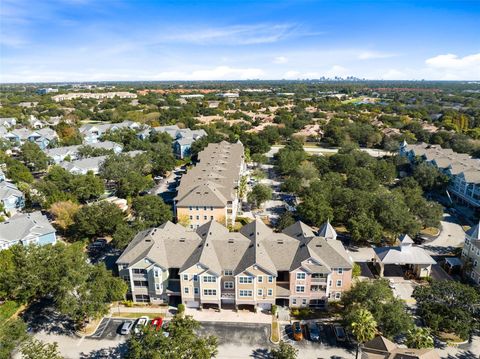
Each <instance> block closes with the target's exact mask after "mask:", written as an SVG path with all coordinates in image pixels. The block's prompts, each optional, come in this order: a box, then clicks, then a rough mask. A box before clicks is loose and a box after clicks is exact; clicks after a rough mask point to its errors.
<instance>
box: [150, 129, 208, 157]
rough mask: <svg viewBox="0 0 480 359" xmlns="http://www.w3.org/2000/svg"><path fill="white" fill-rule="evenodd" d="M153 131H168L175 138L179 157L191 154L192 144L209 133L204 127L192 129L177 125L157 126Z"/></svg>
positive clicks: (176, 153)
mask: <svg viewBox="0 0 480 359" xmlns="http://www.w3.org/2000/svg"><path fill="white" fill-rule="evenodd" d="M153 131H154V132H160V133H168V134H169V135H170V137H172V138H173V152H174V154H175V156H177V158H185V157H188V156H190V148H191V147H192V144H193V143H194V142H195V141H196V140H198V139H200V138H202V137H204V136H206V135H207V133H206V132H205V130H203V129H201V130H191V129H189V128H179V127H178V126H177V125H173V126H161V127H155V128H153Z"/></svg>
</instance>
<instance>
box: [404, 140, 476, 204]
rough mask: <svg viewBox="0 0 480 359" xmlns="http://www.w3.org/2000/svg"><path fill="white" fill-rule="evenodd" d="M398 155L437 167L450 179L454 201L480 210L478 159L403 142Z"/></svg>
mask: <svg viewBox="0 0 480 359" xmlns="http://www.w3.org/2000/svg"><path fill="white" fill-rule="evenodd" d="M400 155H402V156H405V157H407V158H408V160H409V161H410V162H413V161H414V160H415V159H416V158H421V159H422V160H424V161H426V162H427V163H429V164H431V165H433V166H435V167H437V168H438V169H439V170H440V171H442V172H443V173H445V174H446V175H447V176H448V177H450V179H451V181H450V184H449V186H448V191H449V193H450V194H451V195H453V196H454V197H455V199H457V200H458V201H459V202H460V203H463V204H465V205H467V206H469V207H472V208H477V209H479V208H480V159H474V158H472V157H471V156H469V155H467V154H464V153H457V152H454V151H453V150H452V149H450V148H442V147H440V146H439V145H429V144H426V143H420V144H418V145H410V144H408V143H407V142H405V141H404V142H403V143H402V144H401V146H400Z"/></svg>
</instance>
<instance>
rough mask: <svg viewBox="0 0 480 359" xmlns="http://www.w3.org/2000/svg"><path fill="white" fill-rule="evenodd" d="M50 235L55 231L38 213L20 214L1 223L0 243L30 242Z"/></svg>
mask: <svg viewBox="0 0 480 359" xmlns="http://www.w3.org/2000/svg"><path fill="white" fill-rule="evenodd" d="M49 233H55V229H54V228H53V227H52V225H51V224H50V222H49V221H48V219H47V217H45V216H44V215H42V213H41V212H38V211H37V212H32V213H27V214H23V213H22V214H20V213H19V214H16V215H14V216H12V217H11V218H10V219H8V220H6V221H5V222H2V223H0V243H2V242H3V243H9V242H16V241H28V240H31V239H34V238H36V237H38V236H42V235H45V234H49Z"/></svg>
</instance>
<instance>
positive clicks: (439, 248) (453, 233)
mask: <svg viewBox="0 0 480 359" xmlns="http://www.w3.org/2000/svg"><path fill="white" fill-rule="evenodd" d="M440 223H441V225H442V231H441V232H440V235H439V236H438V237H437V238H436V239H434V240H433V241H431V242H429V243H426V244H424V245H423V246H422V247H423V248H424V249H425V250H426V251H427V253H428V254H430V255H433V256H434V255H442V254H443V255H445V254H449V253H451V252H452V251H453V250H454V249H455V248H460V247H463V243H464V241H465V231H464V230H463V228H462V226H460V225H459V224H458V223H457V222H456V219H455V217H453V216H451V215H450V214H449V213H444V215H443V220H442V221H441V222H440Z"/></svg>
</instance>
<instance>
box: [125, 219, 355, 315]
mask: <svg viewBox="0 0 480 359" xmlns="http://www.w3.org/2000/svg"><path fill="white" fill-rule="evenodd" d="M117 265H118V269H119V274H120V276H121V277H122V278H123V279H124V280H125V281H126V282H127V283H128V284H129V294H128V295H129V297H130V298H131V299H132V300H134V301H136V302H151V303H170V304H178V303H184V304H185V305H186V306H187V307H192V308H198V307H208V306H214V307H218V308H235V307H236V308H238V307H247V308H252V309H253V308H254V309H269V308H270V307H271V305H272V304H279V305H283V306H293V307H305V306H310V307H325V306H326V305H327V302H328V301H329V300H339V299H340V298H341V296H342V293H343V292H344V291H346V290H349V289H350V286H351V282H352V267H353V265H352V260H351V258H350V257H349V255H348V253H347V251H346V250H345V248H344V247H343V245H342V243H341V242H340V241H338V240H336V233H335V231H334V229H333V227H332V226H331V225H330V223H326V224H325V225H324V226H323V227H322V229H321V230H320V231H319V232H318V233H314V231H313V230H312V229H311V228H310V227H308V226H307V225H305V224H304V223H302V222H297V223H295V224H293V225H291V226H290V227H288V228H286V229H285V230H284V231H283V232H282V233H274V232H273V231H272V230H271V229H270V228H269V227H267V226H266V225H265V224H264V223H263V222H262V221H260V220H256V221H254V222H252V223H249V224H247V225H245V226H244V227H242V228H241V230H240V232H229V231H228V229H227V228H226V227H225V226H223V225H221V224H219V223H218V222H216V221H213V220H211V221H209V222H208V223H206V224H204V225H202V226H200V227H198V228H197V229H196V230H195V231H189V230H187V229H185V228H184V227H183V226H181V225H179V224H173V223H171V222H167V223H165V224H163V225H162V226H160V227H158V228H154V229H150V230H146V231H143V232H140V233H139V234H138V235H137V236H136V237H135V238H134V239H133V241H132V242H131V243H130V244H129V246H128V247H127V248H126V249H125V251H124V252H123V254H122V255H121V256H120V258H119V259H118V260H117Z"/></svg>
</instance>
